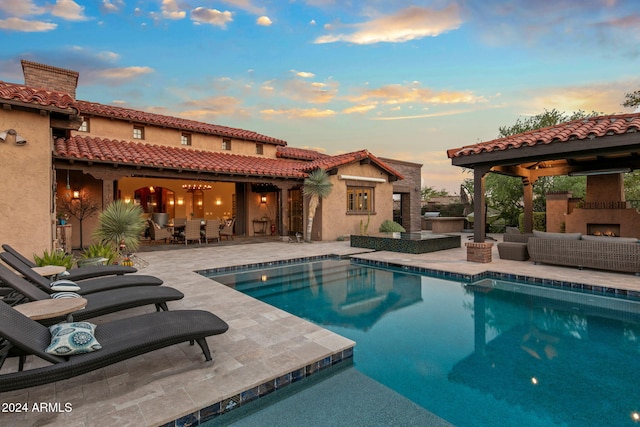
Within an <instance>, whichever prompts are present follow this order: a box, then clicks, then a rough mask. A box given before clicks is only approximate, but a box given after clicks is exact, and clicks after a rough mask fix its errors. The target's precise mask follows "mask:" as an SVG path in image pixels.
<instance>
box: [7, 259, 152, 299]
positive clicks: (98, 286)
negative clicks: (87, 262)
mask: <svg viewBox="0 0 640 427" xmlns="http://www.w3.org/2000/svg"><path fill="white" fill-rule="evenodd" d="M0 258H1V259H2V260H3V261H4V262H5V263H7V264H8V265H10V266H11V267H12V268H14V269H15V270H17V271H18V272H20V274H22V275H23V276H24V277H25V278H26V279H27V280H29V281H30V282H33V283H35V284H36V285H38V286H39V287H40V288H41V289H43V290H44V291H45V292H48V293H54V292H56V291H55V290H52V289H51V281H50V280H49V279H48V278H46V277H43V276H41V275H40V274H38V273H37V272H35V271H34V270H33V269H32V268H31V267H29V266H27V265H26V264H23V263H22V262H20V260H19V259H18V258H16V257H14V256H13V255H11V254H10V253H8V252H2V253H0ZM65 280H66V279H65ZM76 283H77V285H78V286H80V290H76V291H75V292H77V293H79V294H80V295H86V294H90V293H93V292H101V291H106V290H109V289H119V288H124V287H129V286H159V285H162V280H160V279H158V278H157V277H154V276H146V275H141V274H125V275H123V276H107V277H96V278H93V279H85V280H80V281H77V282H76Z"/></svg>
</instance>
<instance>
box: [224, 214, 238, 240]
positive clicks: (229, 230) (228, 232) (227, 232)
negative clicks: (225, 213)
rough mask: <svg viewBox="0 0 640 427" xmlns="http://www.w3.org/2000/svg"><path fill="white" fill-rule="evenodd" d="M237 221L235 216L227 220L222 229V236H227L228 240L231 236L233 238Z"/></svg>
mask: <svg viewBox="0 0 640 427" xmlns="http://www.w3.org/2000/svg"><path fill="white" fill-rule="evenodd" d="M235 223H236V219H235V218H233V219H232V220H231V221H225V223H224V227H222V229H221V230H220V236H225V237H226V238H227V240H229V238H231V240H233V226H234V225H235Z"/></svg>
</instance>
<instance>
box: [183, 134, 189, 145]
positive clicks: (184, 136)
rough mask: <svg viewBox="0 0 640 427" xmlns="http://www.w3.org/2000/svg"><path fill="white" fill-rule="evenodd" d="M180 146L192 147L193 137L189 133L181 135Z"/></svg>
mask: <svg viewBox="0 0 640 427" xmlns="http://www.w3.org/2000/svg"><path fill="white" fill-rule="evenodd" d="M180 144H181V145H191V135H190V134H188V133H183V134H182V135H180Z"/></svg>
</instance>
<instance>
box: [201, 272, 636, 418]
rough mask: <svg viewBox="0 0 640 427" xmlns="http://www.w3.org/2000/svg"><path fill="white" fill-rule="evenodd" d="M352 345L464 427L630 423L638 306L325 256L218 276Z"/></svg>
mask: <svg viewBox="0 0 640 427" xmlns="http://www.w3.org/2000/svg"><path fill="white" fill-rule="evenodd" d="M211 277H212V278H213V279H214V280H216V281H218V282H220V283H224V284H226V285H228V286H231V287H233V288H235V289H237V290H238V291H241V292H244V293H246V294H248V295H251V296H253V297H255V298H258V299H260V300H262V301H264V302H266V303H269V304H271V305H274V306H276V307H279V308H281V309H283V310H286V311H288V312H290V313H292V314H294V315H296V316H299V317H303V318H305V319H308V320H310V321H312V322H314V323H316V324H319V325H322V326H323V327H324V328H326V329H329V330H332V331H334V332H336V333H338V334H340V335H343V336H345V337H348V338H350V339H352V340H354V341H356V343H357V344H356V347H355V351H354V363H355V366H356V368H357V369H358V370H359V371H361V372H362V373H364V374H365V375H367V376H369V377H371V378H373V379H375V380H376V381H378V382H380V383H382V384H384V385H386V386H387V387H390V388H391V389H393V390H395V391H397V392H399V393H400V394H402V395H404V396H405V397H407V398H409V399H411V400H412V401H414V402H415V403H417V404H419V405H421V406H422V407H424V408H426V409H428V410H429V411H431V412H433V413H435V414H437V415H438V416H440V417H442V418H444V419H446V420H447V421H449V422H451V423H453V424H455V425H457V426H495V425H508V426H516V425H517V426H550V425H557V426H602V425H607V426H618V425H619V426H625V425H636V424H637V422H636V421H634V417H636V416H638V412H640V387H639V384H640V369H639V364H640V362H639V360H640V359H639V355H640V354H639V353H640V341H639V340H640V302H637V301H634V300H631V299H621V298H614V297H606V296H596V295H592V294H586V293H579V292H572V291H566V290H559V289H550V288H544V287H540V286H532V285H527V284H519V283H509V282H503V281H496V280H490V279H486V280H483V281H480V282H477V283H474V284H468V283H460V282H454V281H448V280H442V279H437V278H433V277H426V276H421V275H416V274H410V273H407V272H404V271H401V270H394V269H384V268H374V267H369V266H362V265H357V264H352V263H351V262H350V261H345V260H328V261H319V262H312V263H301V264H296V265H289V266H281V267H276V268H268V269H264V268H263V269H260V270H254V271H245V272H236V273H234V274H222V275H216V276H211Z"/></svg>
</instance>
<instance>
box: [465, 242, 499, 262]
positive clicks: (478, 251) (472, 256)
mask: <svg viewBox="0 0 640 427" xmlns="http://www.w3.org/2000/svg"><path fill="white" fill-rule="evenodd" d="M464 245H465V246H466V247H467V261H469V262H480V263H485V264H486V263H489V262H491V249H492V248H493V243H487V242H483V243H476V242H467V243H465V244H464Z"/></svg>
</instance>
